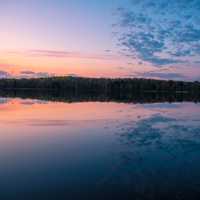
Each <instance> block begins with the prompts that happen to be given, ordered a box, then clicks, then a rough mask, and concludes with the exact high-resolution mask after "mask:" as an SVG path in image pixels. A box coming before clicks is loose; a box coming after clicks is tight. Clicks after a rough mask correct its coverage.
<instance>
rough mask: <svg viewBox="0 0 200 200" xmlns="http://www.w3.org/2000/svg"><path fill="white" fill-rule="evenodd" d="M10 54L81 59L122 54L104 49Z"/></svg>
mask: <svg viewBox="0 0 200 200" xmlns="http://www.w3.org/2000/svg"><path fill="white" fill-rule="evenodd" d="M7 53H8V54H18V55H25V56H30V57H49V58H79V59H95V60H112V59H119V58H120V56H119V55H117V54H113V53H112V52H110V51H109V52H108V51H104V52H103V53H102V54H95V53H82V52H73V51H55V50H48V49H47V50H40V49H32V50H24V51H7Z"/></svg>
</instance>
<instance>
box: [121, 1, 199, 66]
mask: <svg viewBox="0 0 200 200" xmlns="http://www.w3.org/2000/svg"><path fill="white" fill-rule="evenodd" d="M131 2H132V4H131V5H132V6H130V8H124V9H123V8H121V9H118V12H119V13H120V22H119V27H120V38H119V42H120V44H121V46H123V48H124V47H126V48H127V49H128V51H129V52H130V53H131V54H132V55H133V56H136V57H137V58H138V59H140V60H141V61H143V62H147V63H151V64H153V65H154V66H164V65H169V64H177V63H185V62H186V61H185V60H186V58H188V57H190V61H191V60H192V62H194V61H195V58H196V57H197V56H200V15H199V13H200V0H190V1H188V0H187V1H186V0H181V1H175V0H157V1H154V0H141V1H138V0H132V1H131ZM191 58H192V59H191Z"/></svg>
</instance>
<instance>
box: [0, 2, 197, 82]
mask: <svg viewBox="0 0 200 200" xmlns="http://www.w3.org/2000/svg"><path fill="white" fill-rule="evenodd" d="M0 13H1V17H0V44H1V45H0V77H1V78H5V77H8V78H9V77H17V78H21V77H25V78H29V77H48V76H63V75H73V76H84V77H123V78H132V77H133V78H134V77H136V78H141V77H142V78H157V79H174V80H200V15H199V13H200V0H190V1H188V0H157V1H155V0H140V1H139V0H101V1H100V0H87V1H85V0H56V1H55V0H0Z"/></svg>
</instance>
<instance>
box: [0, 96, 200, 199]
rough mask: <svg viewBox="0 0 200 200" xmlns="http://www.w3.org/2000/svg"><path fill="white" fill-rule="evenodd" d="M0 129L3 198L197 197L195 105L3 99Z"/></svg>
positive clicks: (199, 116)
mask: <svg viewBox="0 0 200 200" xmlns="http://www.w3.org/2000/svg"><path fill="white" fill-rule="evenodd" d="M0 130H1V131H0V133H1V135H0V199H3V200H6V199H20V200H21V199H27V200H29V199H109V198H110V199H138V200H139V199H145V200H146V199H154V200H155V199H159V200H161V199H162V200H163V199H199V198H200V104H195V103H172V104H169V103H154V104H125V103H111V102H110V103H105V102H104V103H98V102H85V103H84V102H82V103H56V102H47V101H41V100H31V99H26V100H22V99H17V98H16V99H12V98H0ZM133 197H134V198H133ZM198 197H199V198H198Z"/></svg>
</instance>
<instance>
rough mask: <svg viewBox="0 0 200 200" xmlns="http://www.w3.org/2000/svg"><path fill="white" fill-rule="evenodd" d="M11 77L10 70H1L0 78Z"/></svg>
mask: <svg viewBox="0 0 200 200" xmlns="http://www.w3.org/2000/svg"><path fill="white" fill-rule="evenodd" d="M10 77H11V74H10V73H9V72H6V71H3V70H0V78H1V79H2V78H10Z"/></svg>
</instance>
